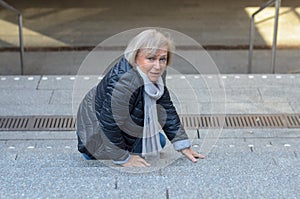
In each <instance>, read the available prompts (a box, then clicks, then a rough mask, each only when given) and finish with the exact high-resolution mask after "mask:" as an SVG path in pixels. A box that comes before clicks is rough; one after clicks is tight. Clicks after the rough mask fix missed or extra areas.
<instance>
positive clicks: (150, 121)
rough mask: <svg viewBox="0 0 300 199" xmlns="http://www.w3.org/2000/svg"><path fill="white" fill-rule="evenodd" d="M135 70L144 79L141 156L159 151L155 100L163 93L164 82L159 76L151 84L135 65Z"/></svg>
mask: <svg viewBox="0 0 300 199" xmlns="http://www.w3.org/2000/svg"><path fill="white" fill-rule="evenodd" d="M136 68H137V71H138V72H139V74H140V75H141V77H142V78H143V81H144V91H145V92H144V103H145V105H144V128H143V139H142V141H143V145H142V156H144V155H146V154H148V153H156V152H158V151H160V150H161V149H162V148H161V144H160V137H159V132H160V130H161V126H160V124H159V122H158V117H157V109H156V101H157V100H158V99H159V98H160V97H161V96H162V95H163V93H164V83H163V81H162V78H161V77H160V78H159V79H158V81H157V82H156V85H155V84H153V82H151V81H150V80H149V78H148V77H147V75H146V74H145V73H143V72H142V71H141V69H140V68H139V67H138V66H137V67H136Z"/></svg>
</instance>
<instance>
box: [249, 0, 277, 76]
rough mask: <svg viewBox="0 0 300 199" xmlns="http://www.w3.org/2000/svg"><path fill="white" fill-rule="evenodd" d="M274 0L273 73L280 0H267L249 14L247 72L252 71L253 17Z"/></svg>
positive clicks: (273, 70) (273, 69)
mask: <svg viewBox="0 0 300 199" xmlns="http://www.w3.org/2000/svg"><path fill="white" fill-rule="evenodd" d="M274 2H275V4H276V5H275V6H276V12H275V22H274V33H273V44H272V61H271V67H272V72H273V73H275V57H276V46H277V30H278V19H279V8H280V4H281V0H269V1H268V2H267V3H266V4H264V5H263V6H261V7H260V8H259V9H258V10H257V11H256V12H254V13H253V14H252V16H251V25H250V35H249V37H250V39H249V54H248V73H251V72H252V70H251V69H252V58H253V43H254V41H253V40H254V39H253V38H254V17H255V15H257V14H258V13H259V12H261V11H262V10H264V9H265V8H266V7H268V6H270V5H271V4H273V3H274Z"/></svg>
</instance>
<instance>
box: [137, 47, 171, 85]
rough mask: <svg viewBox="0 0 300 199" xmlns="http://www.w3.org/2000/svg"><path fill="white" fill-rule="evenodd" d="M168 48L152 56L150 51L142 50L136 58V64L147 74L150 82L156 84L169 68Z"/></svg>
mask: <svg viewBox="0 0 300 199" xmlns="http://www.w3.org/2000/svg"><path fill="white" fill-rule="evenodd" d="M167 56H168V48H167V47H162V48H160V49H158V50H157V51H156V54H154V55H153V54H151V53H150V51H147V50H140V52H138V54H137V57H136V60H135V62H136V64H137V65H138V66H139V67H140V69H141V71H143V73H145V74H146V75H147V76H148V78H149V79H150V81H152V82H156V81H157V80H158V79H159V77H160V76H161V75H162V74H163V73H164V71H165V69H166V67H167V58H168V57H167Z"/></svg>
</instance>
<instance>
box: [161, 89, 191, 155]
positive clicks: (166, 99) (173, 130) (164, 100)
mask: <svg viewBox="0 0 300 199" xmlns="http://www.w3.org/2000/svg"><path fill="white" fill-rule="evenodd" d="M157 103H158V118H159V122H160V124H161V125H162V127H163V130H164V132H165V134H166V136H167V137H168V139H169V140H170V141H171V143H172V144H173V146H174V148H175V150H181V149H184V148H188V147H190V142H189V140H188V136H187V134H186V132H185V130H184V128H183V126H182V124H181V122H180V119H179V116H178V114H177V111H176V108H175V107H174V105H173V102H172V101H171V98H170V94H169V90H168V88H167V87H165V89H164V94H163V96H162V97H161V98H160V99H159V100H158V102H157Z"/></svg>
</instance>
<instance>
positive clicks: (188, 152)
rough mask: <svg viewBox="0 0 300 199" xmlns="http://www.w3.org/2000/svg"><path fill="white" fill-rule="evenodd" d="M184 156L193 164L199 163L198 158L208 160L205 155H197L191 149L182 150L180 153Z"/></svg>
mask: <svg viewBox="0 0 300 199" xmlns="http://www.w3.org/2000/svg"><path fill="white" fill-rule="evenodd" d="M180 152H181V153H182V154H183V155H185V156H186V157H187V158H188V159H189V160H191V161H192V162H197V159H198V158H201V159H203V158H206V157H205V156H204V155H202V154H200V153H197V152H196V151H194V150H192V149H191V148H186V149H182V150H181V151H180Z"/></svg>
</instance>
